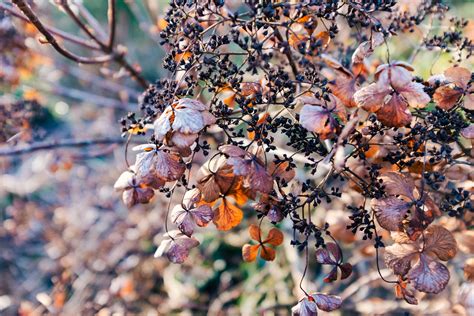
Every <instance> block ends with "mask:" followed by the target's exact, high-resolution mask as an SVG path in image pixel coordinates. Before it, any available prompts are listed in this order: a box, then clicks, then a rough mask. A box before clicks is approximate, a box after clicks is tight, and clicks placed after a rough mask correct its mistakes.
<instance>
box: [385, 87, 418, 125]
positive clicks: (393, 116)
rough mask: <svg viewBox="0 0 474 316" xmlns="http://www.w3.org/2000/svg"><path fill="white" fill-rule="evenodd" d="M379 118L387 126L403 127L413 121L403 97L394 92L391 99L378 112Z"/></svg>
mask: <svg viewBox="0 0 474 316" xmlns="http://www.w3.org/2000/svg"><path fill="white" fill-rule="evenodd" d="M377 119H378V120H379V121H380V122H382V124H384V125H386V126H390V127H402V126H405V125H407V124H409V123H410V122H411V119H412V116H411V113H410V111H409V110H408V108H407V103H406V101H405V100H404V99H403V97H401V96H400V95H399V94H393V95H392V97H391V98H390V100H389V101H388V102H387V103H386V104H385V105H384V106H382V108H381V109H380V110H379V111H378V112H377Z"/></svg>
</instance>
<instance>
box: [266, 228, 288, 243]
mask: <svg viewBox="0 0 474 316" xmlns="http://www.w3.org/2000/svg"><path fill="white" fill-rule="evenodd" d="M282 242H283V233H282V232H281V231H280V230H278V229H277V228H272V229H270V231H269V232H268V236H267V239H265V240H264V241H263V243H264V244H269V245H272V246H279V245H281V243H282Z"/></svg>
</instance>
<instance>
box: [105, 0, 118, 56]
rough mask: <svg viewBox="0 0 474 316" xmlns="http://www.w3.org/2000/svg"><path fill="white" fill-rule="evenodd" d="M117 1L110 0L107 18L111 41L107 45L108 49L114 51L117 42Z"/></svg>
mask: <svg viewBox="0 0 474 316" xmlns="http://www.w3.org/2000/svg"><path fill="white" fill-rule="evenodd" d="M115 4H116V3H115V0H109V2H108V9H107V18H108V21H109V40H108V43H107V47H108V48H109V49H110V50H112V48H113V47H114V42H115V30H116V28H117V27H116V24H117V22H116V19H115V16H116V14H115V11H116V6H115Z"/></svg>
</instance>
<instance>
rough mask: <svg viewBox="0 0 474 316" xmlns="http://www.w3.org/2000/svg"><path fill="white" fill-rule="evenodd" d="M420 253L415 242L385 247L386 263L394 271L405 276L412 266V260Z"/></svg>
mask: <svg viewBox="0 0 474 316" xmlns="http://www.w3.org/2000/svg"><path fill="white" fill-rule="evenodd" d="M417 253H418V249H417V247H416V245H415V244H413V243H411V244H393V245H391V246H387V247H385V257H384V260H385V265H386V266H387V267H389V268H390V269H392V270H393V273H395V274H396V275H400V276H405V275H406V274H407V273H408V271H409V270H410V268H411V261H412V260H413V259H414V258H415V256H416V254H417Z"/></svg>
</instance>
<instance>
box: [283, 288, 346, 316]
mask: <svg viewBox="0 0 474 316" xmlns="http://www.w3.org/2000/svg"><path fill="white" fill-rule="evenodd" d="M341 305H342V299H341V298H340V297H339V296H335V295H327V294H322V293H311V294H309V295H308V296H306V297H304V298H302V299H301V300H300V301H299V302H298V304H296V305H295V306H293V307H292V308H291V315H293V316H316V315H318V308H319V309H320V310H322V311H325V312H331V311H334V310H336V309H338V308H340V307H341Z"/></svg>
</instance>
